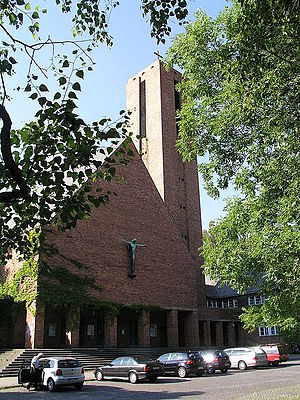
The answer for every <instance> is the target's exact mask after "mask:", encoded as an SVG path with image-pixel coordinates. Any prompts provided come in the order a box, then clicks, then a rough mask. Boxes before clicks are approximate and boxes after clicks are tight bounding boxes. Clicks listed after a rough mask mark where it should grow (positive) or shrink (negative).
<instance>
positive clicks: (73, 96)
mask: <svg viewBox="0 0 300 400" xmlns="http://www.w3.org/2000/svg"><path fill="white" fill-rule="evenodd" d="M68 97H69V98H70V99H78V97H77V96H76V94H75V93H74V92H69V93H68Z"/></svg>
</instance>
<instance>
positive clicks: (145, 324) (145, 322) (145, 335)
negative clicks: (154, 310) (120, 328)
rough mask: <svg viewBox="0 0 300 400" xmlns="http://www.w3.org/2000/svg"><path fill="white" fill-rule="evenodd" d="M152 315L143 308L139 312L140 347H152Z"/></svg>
mask: <svg viewBox="0 0 300 400" xmlns="http://www.w3.org/2000/svg"><path fill="white" fill-rule="evenodd" d="M149 329H150V315H147V313H146V312H145V311H144V310H142V311H141V312H139V314H138V344H139V347H150V332H149Z"/></svg>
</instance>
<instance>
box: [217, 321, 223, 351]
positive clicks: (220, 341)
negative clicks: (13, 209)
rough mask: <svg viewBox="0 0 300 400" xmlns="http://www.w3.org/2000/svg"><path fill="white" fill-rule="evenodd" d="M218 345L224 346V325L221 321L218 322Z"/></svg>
mask: <svg viewBox="0 0 300 400" xmlns="http://www.w3.org/2000/svg"><path fill="white" fill-rule="evenodd" d="M216 343H217V346H223V345H224V340H223V325H222V322H220V321H218V322H216Z"/></svg>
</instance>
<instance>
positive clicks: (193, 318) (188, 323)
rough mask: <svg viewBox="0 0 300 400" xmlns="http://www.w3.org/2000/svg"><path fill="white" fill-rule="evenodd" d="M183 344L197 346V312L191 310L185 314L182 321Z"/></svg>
mask: <svg viewBox="0 0 300 400" xmlns="http://www.w3.org/2000/svg"><path fill="white" fill-rule="evenodd" d="M184 336H185V345H186V346H187V347H193V346H199V321H198V312H196V311H191V312H187V313H186V315H185V323H184Z"/></svg>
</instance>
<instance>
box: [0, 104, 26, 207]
mask: <svg viewBox="0 0 300 400" xmlns="http://www.w3.org/2000/svg"><path fill="white" fill-rule="evenodd" d="M0 118H1V119H2V121H3V127H2V130H1V152H2V157H3V160H4V165H5V167H6V168H7V169H8V170H9V172H10V174H11V177H12V178H13V180H14V181H15V182H16V184H17V185H18V186H19V188H20V190H13V191H11V192H4V193H0V202H7V201H13V200H16V199H20V198H27V197H28V195H29V190H28V186H27V184H26V182H25V180H24V178H23V176H22V172H21V171H20V169H19V168H18V166H17V164H16V163H15V161H14V159H13V156H12V153H11V143H10V129H11V119H10V117H9V114H8V112H7V111H6V109H5V107H3V106H2V105H0Z"/></svg>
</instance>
